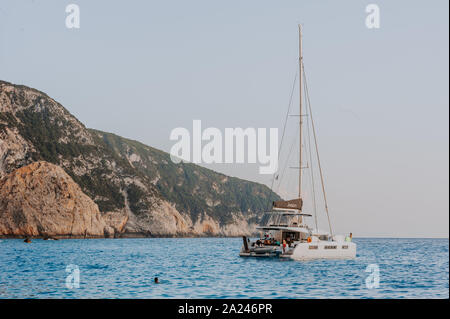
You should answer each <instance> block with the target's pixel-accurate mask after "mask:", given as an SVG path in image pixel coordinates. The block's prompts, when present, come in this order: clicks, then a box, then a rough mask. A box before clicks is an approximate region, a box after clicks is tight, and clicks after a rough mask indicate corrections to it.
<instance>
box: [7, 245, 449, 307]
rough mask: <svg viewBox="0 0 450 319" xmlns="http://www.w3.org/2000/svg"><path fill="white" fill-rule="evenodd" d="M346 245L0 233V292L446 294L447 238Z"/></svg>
mask: <svg viewBox="0 0 450 319" xmlns="http://www.w3.org/2000/svg"><path fill="white" fill-rule="evenodd" d="M354 242H355V243H356V244H357V245H358V247H357V257H356V259H354V260H314V261H291V260H289V261H286V260H278V259H265V258H243V257H239V250H240V247H241V244H242V239H241V238H164V239H163V238H145V239H86V240H58V241H44V240H33V242H32V243H31V244H26V243H24V242H23V240H13V239H10V240H9V239H8V240H6V239H2V240H0V298H449V241H448V239H373V238H370V239H369V238H364V239H363V238H360V239H354ZM155 277H158V278H159V281H160V283H159V284H155V283H154V278H155Z"/></svg>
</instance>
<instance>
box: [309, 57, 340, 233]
mask: <svg viewBox="0 0 450 319" xmlns="http://www.w3.org/2000/svg"><path fill="white" fill-rule="evenodd" d="M303 78H304V80H305V87H306V92H305V93H306V94H305V95H306V98H307V100H308V110H309V116H310V117H311V127H312V131H313V135H314V144H315V147H316V156H317V163H318V165H319V173H320V180H321V184H322V193H323V200H324V202H325V211H326V213H327V218H328V225H329V226H330V235H331V237H333V230H332V228H331V221H330V213H329V210H328V203H327V195H326V192H325V183H324V178H323V172H322V165H321V163H320V156H319V147H318V145H317V135H316V129H315V127H314V118H313V114H312V108H311V101H310V98H309V90H308V84H307V83H306V72H305V66H304V65H303Z"/></svg>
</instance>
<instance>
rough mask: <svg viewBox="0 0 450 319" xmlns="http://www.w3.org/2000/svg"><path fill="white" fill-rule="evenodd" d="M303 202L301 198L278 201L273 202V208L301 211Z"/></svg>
mask: <svg viewBox="0 0 450 319" xmlns="http://www.w3.org/2000/svg"><path fill="white" fill-rule="evenodd" d="M302 207H303V200H302V199H301V198H297V199H291V200H280V201H276V202H273V208H278V209H298V210H302Z"/></svg>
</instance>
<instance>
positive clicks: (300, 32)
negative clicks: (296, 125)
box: [298, 24, 303, 198]
mask: <svg viewBox="0 0 450 319" xmlns="http://www.w3.org/2000/svg"><path fill="white" fill-rule="evenodd" d="M298 46H299V56H298V64H299V68H300V73H299V77H298V79H299V81H298V82H299V85H300V116H299V118H300V130H299V131H300V146H299V148H300V152H299V166H298V167H299V169H298V198H301V197H302V126H303V105H302V102H303V101H302V100H303V94H302V86H303V83H302V82H303V81H302V78H303V53H302V26H301V25H300V24H299V25H298Z"/></svg>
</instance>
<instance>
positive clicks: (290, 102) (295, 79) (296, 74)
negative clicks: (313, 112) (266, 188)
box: [269, 71, 298, 207]
mask: <svg viewBox="0 0 450 319" xmlns="http://www.w3.org/2000/svg"><path fill="white" fill-rule="evenodd" d="M297 76H298V71H297V72H296V73H295V77H294V83H293V84H292V89H291V95H290V97H289V104H288V109H287V112H286V118H285V119H284V125H283V134H282V135H281V141H280V145H279V147H278V161H279V160H280V153H281V147H282V146H283V141H284V135H285V133H286V126H287V120H288V118H289V112H290V110H291V105H292V97H293V95H294V90H295V84H296V83H297ZM275 175H276V173H275V174H274V175H273V176H272V182H271V185H270V190H271V191H273V184H274V182H275ZM270 204H271V203H269V207H270Z"/></svg>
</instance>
